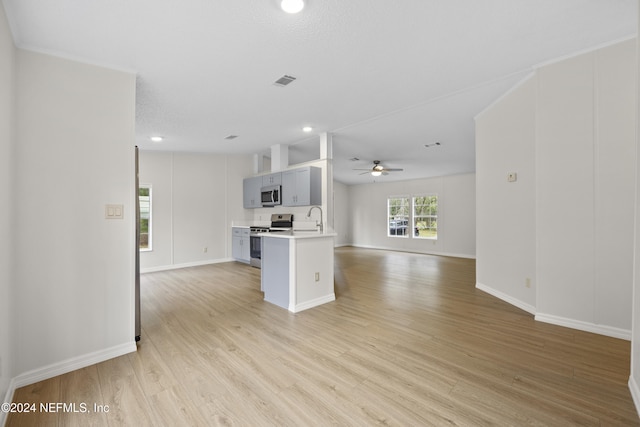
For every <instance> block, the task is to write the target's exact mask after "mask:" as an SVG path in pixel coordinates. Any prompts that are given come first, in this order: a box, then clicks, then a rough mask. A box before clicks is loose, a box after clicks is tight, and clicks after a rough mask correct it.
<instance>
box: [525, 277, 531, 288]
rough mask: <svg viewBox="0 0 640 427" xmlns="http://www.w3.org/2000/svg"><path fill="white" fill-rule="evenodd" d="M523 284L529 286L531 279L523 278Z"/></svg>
mask: <svg viewBox="0 0 640 427" xmlns="http://www.w3.org/2000/svg"><path fill="white" fill-rule="evenodd" d="M524 286H526V287H527V288H530V287H531V279H529V278H528V277H527V278H526V279H524Z"/></svg>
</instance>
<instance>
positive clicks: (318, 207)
mask: <svg viewBox="0 0 640 427" xmlns="http://www.w3.org/2000/svg"><path fill="white" fill-rule="evenodd" d="M314 209H318V210H319V211H320V222H316V226H317V227H318V229H319V230H320V233H322V230H323V228H322V208H321V207H320V206H311V209H309V212H307V218H311V211H312V210H314Z"/></svg>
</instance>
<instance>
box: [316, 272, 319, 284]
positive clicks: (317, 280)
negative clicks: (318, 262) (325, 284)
mask: <svg viewBox="0 0 640 427" xmlns="http://www.w3.org/2000/svg"><path fill="white" fill-rule="evenodd" d="M319 281H320V272H316V282H319Z"/></svg>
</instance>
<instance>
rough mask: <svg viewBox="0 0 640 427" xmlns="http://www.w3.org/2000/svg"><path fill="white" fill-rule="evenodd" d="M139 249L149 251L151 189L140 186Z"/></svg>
mask: <svg viewBox="0 0 640 427" xmlns="http://www.w3.org/2000/svg"><path fill="white" fill-rule="evenodd" d="M138 199H139V201H140V248H139V249H142V250H151V187H149V186H140V188H139V190H138Z"/></svg>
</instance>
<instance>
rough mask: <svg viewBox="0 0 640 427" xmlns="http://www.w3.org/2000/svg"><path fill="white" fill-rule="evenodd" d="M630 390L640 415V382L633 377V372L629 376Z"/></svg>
mask: <svg viewBox="0 0 640 427" xmlns="http://www.w3.org/2000/svg"><path fill="white" fill-rule="evenodd" d="M629 391H630V392H631V398H632V399H633V403H634V404H635V405H636V412H637V413H638V416H639V417H640V387H638V383H637V382H636V380H635V378H634V377H633V372H632V373H631V376H629Z"/></svg>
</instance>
